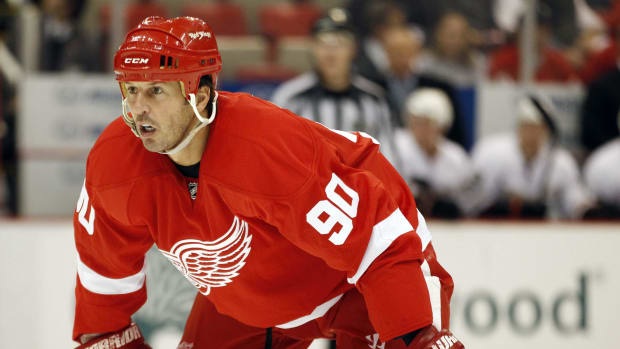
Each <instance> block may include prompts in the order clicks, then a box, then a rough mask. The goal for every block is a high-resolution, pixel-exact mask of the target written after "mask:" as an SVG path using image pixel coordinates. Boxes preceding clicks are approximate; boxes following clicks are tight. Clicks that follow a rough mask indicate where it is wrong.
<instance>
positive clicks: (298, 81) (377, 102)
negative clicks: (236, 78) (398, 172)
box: [272, 8, 398, 168]
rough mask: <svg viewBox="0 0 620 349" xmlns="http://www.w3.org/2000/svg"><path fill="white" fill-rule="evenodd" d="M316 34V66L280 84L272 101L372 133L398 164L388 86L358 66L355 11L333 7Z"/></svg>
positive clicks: (334, 124)
mask: <svg viewBox="0 0 620 349" xmlns="http://www.w3.org/2000/svg"><path fill="white" fill-rule="evenodd" d="M312 38H313V40H312V58H313V63H314V70H313V71H311V72H308V73H305V74H302V75H300V76H298V77H296V78H294V79H292V80H289V81H287V82H285V83H283V84H282V85H280V86H279V87H278V89H277V90H276V91H275V92H274V95H273V97H272V101H273V102H274V103H275V104H277V105H279V106H281V107H283V108H286V109H289V110H291V111H292V112H293V113H295V114H297V115H301V116H303V117H306V118H308V119H311V120H314V121H316V122H320V123H322V124H323V125H325V126H327V127H329V128H333V129H337V130H344V131H363V132H366V133H368V134H370V135H371V136H373V137H374V138H376V139H377V140H378V141H379V143H381V152H382V153H383V154H384V155H385V156H386V157H387V158H388V159H389V160H390V161H391V162H392V164H393V165H394V166H395V167H397V168H398V166H397V164H396V161H397V156H396V153H395V149H396V147H395V146H394V140H393V130H392V125H391V121H390V110H389V107H388V106H387V102H386V100H385V96H384V91H383V89H382V88H381V87H380V86H379V85H376V84H375V83H373V82H371V81H369V80H367V79H365V78H363V77H362V76H360V75H358V74H356V73H354V72H353V71H352V62H353V59H354V57H355V54H356V50H357V47H356V43H355V42H356V41H355V35H354V32H353V27H352V26H351V24H350V18H349V14H348V13H347V12H346V11H345V10H343V9H341V8H333V9H331V10H329V11H328V12H327V14H326V15H325V16H324V17H322V18H320V19H319V20H318V21H317V22H316V23H315V24H314V27H313V30H312Z"/></svg>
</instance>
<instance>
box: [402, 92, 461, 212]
mask: <svg viewBox="0 0 620 349" xmlns="http://www.w3.org/2000/svg"><path fill="white" fill-rule="evenodd" d="M404 112H405V120H407V128H406V129H405V128H399V129H397V130H396V134H395V136H396V145H397V149H398V154H399V155H400V161H399V162H400V164H401V174H402V176H403V178H405V180H407V182H408V183H409V185H410V187H411V190H412V192H413V194H414V196H415V198H416V204H417V206H418V209H420V211H421V212H422V213H423V214H424V215H425V216H426V217H436V218H458V217H461V216H462V215H463V212H464V208H465V204H466V202H467V200H468V198H467V194H466V192H467V190H466V189H467V188H468V187H469V185H470V184H471V183H472V179H473V168H472V166H471V163H470V160H469V156H468V155H467V153H466V152H465V150H464V149H463V147H461V146H460V145H458V144H456V143H454V142H452V141H450V140H447V139H445V137H444V135H443V134H444V132H445V131H446V130H447V129H448V128H449V127H450V124H451V123H452V119H453V112H452V105H451V104H450V99H449V98H448V96H446V94H445V93H444V92H443V91H441V90H439V89H434V88H420V89H417V90H415V91H414V92H413V93H412V94H411V95H410V96H409V97H408V99H407V102H406V104H405V111H404Z"/></svg>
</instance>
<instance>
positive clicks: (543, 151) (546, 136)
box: [471, 97, 591, 218]
mask: <svg viewBox="0 0 620 349" xmlns="http://www.w3.org/2000/svg"><path fill="white" fill-rule="evenodd" d="M517 112H518V125H517V132H516V133H508V134H501V135H496V136H492V137H490V138H488V139H483V140H482V141H481V142H480V143H479V144H477V145H476V147H475V148H474V152H473V161H474V167H475V171H476V173H477V175H478V176H479V178H478V183H477V188H476V190H475V192H476V193H477V195H478V197H477V198H475V199H474V201H473V203H472V208H471V209H472V213H473V214H475V215H480V216H483V217H494V218H500V217H509V218H545V217H551V218H580V217H581V216H582V214H583V212H584V211H585V210H586V209H588V208H589V207H590V205H591V199H590V196H589V195H588V192H587V190H586V189H585V187H584V185H583V184H582V181H581V179H580V174H579V169H578V167H577V163H576V161H575V160H574V159H573V157H572V156H571V155H570V153H568V151H566V150H564V149H562V148H561V147H559V146H558V145H557V144H556V139H557V137H558V135H557V131H556V127H555V124H554V122H553V120H552V116H551V112H550V108H549V107H548V106H547V105H544V104H542V103H541V101H540V100H539V99H538V98H536V97H528V98H523V99H521V100H519V102H518V107H517Z"/></svg>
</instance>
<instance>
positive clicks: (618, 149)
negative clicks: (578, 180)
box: [583, 115, 620, 219]
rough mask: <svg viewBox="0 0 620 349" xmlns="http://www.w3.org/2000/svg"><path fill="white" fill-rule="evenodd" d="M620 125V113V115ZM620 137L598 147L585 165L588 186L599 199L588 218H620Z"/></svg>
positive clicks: (589, 212) (588, 213) (619, 120)
mask: <svg viewBox="0 0 620 349" xmlns="http://www.w3.org/2000/svg"><path fill="white" fill-rule="evenodd" d="M618 123H619V125H618V127H620V115H619V117H618ZM619 160H620V138H619V137H616V138H615V139H613V140H611V141H609V142H607V143H605V144H604V145H603V146H601V147H600V148H598V149H597V150H596V151H594V153H592V155H591V156H590V158H589V159H588V160H587V161H586V163H585V165H584V171H583V173H584V177H585V182H586V186H587V187H588V189H590V191H591V192H592V193H593V194H594V196H595V197H596V199H597V203H596V206H595V207H594V208H593V209H591V210H589V211H588V212H587V214H586V218H606V219H618V218H620V162H619Z"/></svg>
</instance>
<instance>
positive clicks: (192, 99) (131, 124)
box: [122, 90, 218, 155]
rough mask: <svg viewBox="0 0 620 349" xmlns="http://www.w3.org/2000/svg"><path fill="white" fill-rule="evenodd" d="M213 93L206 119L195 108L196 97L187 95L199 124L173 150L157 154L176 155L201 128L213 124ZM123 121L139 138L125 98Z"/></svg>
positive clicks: (215, 104)
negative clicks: (209, 113)
mask: <svg viewBox="0 0 620 349" xmlns="http://www.w3.org/2000/svg"><path fill="white" fill-rule="evenodd" d="M212 91H213V93H214V96H213V101H212V102H211V105H212V108H211V115H209V117H208V118H203V117H202V115H200V112H199V111H198V108H196V95H195V94H193V93H190V94H189V104H190V105H191V107H192V110H193V111H194V115H195V116H196V118H197V119H198V121H200V123H199V124H197V125H196V126H195V127H194V128H193V129H192V130H191V131H190V133H189V134H188V135H187V136H186V137H185V138H184V139H183V140H182V141H181V142H180V143H179V144H177V145H176V146H175V147H174V148H172V149H170V150H168V151H160V152H158V153H160V154H166V155H173V154H176V153H178V152H179V151H181V150H182V149H183V148H185V147H186V146H187V145H188V144H189V142H191V141H192V139H193V138H194V136H195V135H196V133H198V131H200V130H201V129H202V128H204V127H205V126H207V125H209V124H210V123H212V122H213V120H214V119H215V114H217V103H216V102H217V97H218V94H217V91H215V90H212ZM122 105H123V120H124V121H125V123H126V124H127V125H128V126H129V128H131V131H133V133H134V134H135V135H136V137H140V130H139V129H138V127H137V126H136V122H135V121H134V120H133V118H131V117H130V116H129V114H128V112H127V98H125V99H123V103H122Z"/></svg>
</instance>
